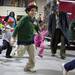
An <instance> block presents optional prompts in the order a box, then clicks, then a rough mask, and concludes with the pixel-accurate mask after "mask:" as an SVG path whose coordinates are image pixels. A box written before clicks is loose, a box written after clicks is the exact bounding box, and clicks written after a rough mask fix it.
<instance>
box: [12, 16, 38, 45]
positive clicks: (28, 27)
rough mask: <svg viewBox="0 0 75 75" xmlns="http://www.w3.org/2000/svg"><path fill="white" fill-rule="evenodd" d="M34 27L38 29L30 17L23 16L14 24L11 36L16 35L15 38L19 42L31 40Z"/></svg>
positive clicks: (24, 42)
mask: <svg viewBox="0 0 75 75" xmlns="http://www.w3.org/2000/svg"><path fill="white" fill-rule="evenodd" d="M35 28H36V29H37V30H38V26H37V27H36V25H33V23H32V19H31V17H30V16H24V17H22V19H21V20H20V21H19V23H18V25H17V26H16V28H15V30H14V33H13V37H16V35H17V37H18V38H17V40H18V42H19V43H21V44H22V43H23V44H26V43H28V42H33V39H34V38H33V37H34V32H35Z"/></svg>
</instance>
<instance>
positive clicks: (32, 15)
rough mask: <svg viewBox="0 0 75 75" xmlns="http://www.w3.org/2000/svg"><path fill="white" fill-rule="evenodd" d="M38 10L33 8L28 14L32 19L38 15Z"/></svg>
mask: <svg viewBox="0 0 75 75" xmlns="http://www.w3.org/2000/svg"><path fill="white" fill-rule="evenodd" d="M36 11H37V10H36V8H32V9H31V10H30V11H29V12H28V14H29V15H30V16H31V17H34V16H35V15H36Z"/></svg>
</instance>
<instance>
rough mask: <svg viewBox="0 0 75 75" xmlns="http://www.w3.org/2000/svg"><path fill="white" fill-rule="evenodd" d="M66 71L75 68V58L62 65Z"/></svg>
mask: <svg viewBox="0 0 75 75" xmlns="http://www.w3.org/2000/svg"><path fill="white" fill-rule="evenodd" d="M64 68H65V70H66V71H70V70H73V69H75V60H72V61H70V62H68V63H66V64H65V65H64Z"/></svg>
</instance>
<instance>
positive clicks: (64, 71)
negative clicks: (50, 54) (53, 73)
mask: <svg viewBox="0 0 75 75" xmlns="http://www.w3.org/2000/svg"><path fill="white" fill-rule="evenodd" d="M62 71H63V75H68V72H67V71H66V70H65V68H64V64H62Z"/></svg>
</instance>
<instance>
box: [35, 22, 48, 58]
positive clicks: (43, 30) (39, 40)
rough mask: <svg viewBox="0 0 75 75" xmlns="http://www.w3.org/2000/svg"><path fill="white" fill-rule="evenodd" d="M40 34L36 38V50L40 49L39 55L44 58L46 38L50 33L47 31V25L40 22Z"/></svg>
mask: <svg viewBox="0 0 75 75" xmlns="http://www.w3.org/2000/svg"><path fill="white" fill-rule="evenodd" d="M39 29H40V30H39V33H37V34H35V37H34V43H35V46H36V48H37V47H39V48H40V50H39V53H38V55H39V56H40V57H43V55H44V49H45V37H46V35H47V33H48V31H47V25H45V24H44V23H43V22H42V21H41V22H40V26H39Z"/></svg>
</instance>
